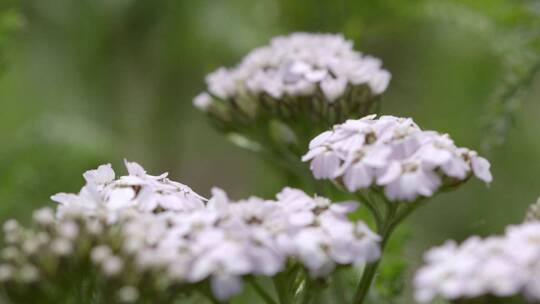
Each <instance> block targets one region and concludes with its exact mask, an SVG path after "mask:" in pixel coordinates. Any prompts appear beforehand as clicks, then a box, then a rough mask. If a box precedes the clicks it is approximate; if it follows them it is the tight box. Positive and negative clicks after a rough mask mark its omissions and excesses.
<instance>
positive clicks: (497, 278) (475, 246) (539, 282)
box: [414, 222, 540, 303]
mask: <svg viewBox="0 0 540 304" xmlns="http://www.w3.org/2000/svg"><path fill="white" fill-rule="evenodd" d="M425 261H426V265H425V266H423V267H422V268H420V270H419V271H418V272H417V274H416V277H415V280H414V284H415V295H416V299H417V301H418V302H421V303H430V302H432V301H434V300H435V299H436V298H443V299H447V300H460V299H474V298H479V297H481V296H484V295H491V296H496V297H501V298H505V297H510V296H514V295H519V294H520V293H521V295H522V296H523V298H524V300H526V301H531V302H534V303H536V302H537V301H539V300H540V222H528V223H524V224H521V225H517V226H510V227H508V228H507V230H506V233H505V235H503V236H497V237H488V238H486V239H480V238H479V237H472V238H470V239H468V240H467V241H465V242H464V243H463V244H461V245H457V244H456V243H455V242H453V241H448V242H447V243H446V244H444V245H443V246H440V247H436V248H434V249H431V250H430V251H428V252H427V253H426V254H425Z"/></svg>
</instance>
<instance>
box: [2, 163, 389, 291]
mask: <svg viewBox="0 0 540 304" xmlns="http://www.w3.org/2000/svg"><path fill="white" fill-rule="evenodd" d="M126 166H127V169H128V172H129V175H127V176H122V177H119V178H117V179H115V173H114V171H113V170H112V168H111V166H110V165H103V166H100V167H99V168H98V169H96V170H91V171H88V172H86V173H85V174H84V178H85V179H86V182H87V183H86V185H85V186H84V187H83V188H82V190H81V191H80V192H79V194H66V193H62V194H59V195H55V196H53V199H55V200H56V201H57V202H59V204H60V205H59V206H58V208H57V211H56V213H57V216H56V218H54V217H52V215H53V214H54V212H53V210H51V209H40V210H37V211H36V212H35V214H34V221H35V223H36V224H37V225H36V228H35V229H28V228H23V227H21V226H20V225H19V224H18V223H17V222H15V221H8V222H6V223H5V224H4V231H5V233H6V238H9V239H10V241H9V242H6V243H8V244H9V245H6V247H5V248H4V249H3V250H2V254H1V256H0V265H4V266H3V269H4V271H3V272H4V274H2V273H1V270H2V268H0V282H2V281H4V282H6V284H8V285H6V287H7V288H10V287H11V286H12V285H9V284H13V283H17V284H22V285H21V286H19V287H17V288H19V289H17V290H21V292H22V291H24V290H25V288H30V286H29V285H25V284H27V283H30V282H32V283H33V282H35V281H36V280H39V279H40V278H46V279H47V280H48V285H47V286H49V285H51V284H53V285H54V284H56V283H58V284H60V283H59V282H61V281H62V280H64V278H65V276H67V275H69V274H66V273H65V271H63V270H62V269H60V268H58V267H57V266H56V265H64V264H69V265H71V266H70V267H71V268H70V269H69V271H72V272H73V273H72V274H71V275H73V276H75V275H78V274H77V273H79V272H80V274H79V275H80V276H82V277H80V279H81V280H85V279H87V278H85V277H84V274H85V273H86V272H87V270H85V271H83V270H82V269H83V268H84V267H88V265H89V264H90V265H93V266H94V268H93V271H94V272H96V273H97V274H98V275H99V276H100V279H101V280H104V281H106V282H108V283H110V284H111V288H112V287H114V288H116V289H115V290H116V291H115V294H114V295H113V297H114V298H117V299H118V301H121V302H129V301H131V300H132V299H135V298H140V297H141V296H144V295H147V294H156V293H159V294H163V296H166V295H167V293H169V292H173V291H175V290H176V291H177V292H178V291H186V290H189V288H190V286H195V285H197V286H200V284H208V286H209V287H210V288H211V290H212V292H213V296H214V297H215V298H217V299H219V300H226V299H228V298H230V297H231V296H233V295H235V294H237V293H238V292H240V291H241V290H242V284H243V277H245V276H267V277H273V276H275V275H276V274H278V273H280V272H282V271H286V270H287V269H286V268H287V267H288V265H290V264H291V263H295V264H296V265H300V266H302V267H304V268H305V269H306V272H307V273H309V275H310V276H311V277H313V278H322V277H326V276H328V275H329V274H330V273H331V272H332V271H333V270H334V268H335V267H336V266H337V265H345V266H346V265H363V264H365V263H370V262H373V261H375V260H377V259H378V258H379V256H380V250H379V242H380V238H379V236H378V235H376V234H374V233H373V232H372V231H371V230H369V229H368V227H367V226H366V224H365V223H363V222H352V221H350V220H349V219H348V215H349V214H350V213H351V212H353V211H354V210H355V209H356V207H357V206H356V203H354V202H345V203H335V204H334V203H331V202H330V200H328V199H327V198H323V197H318V196H315V197H311V196H309V195H307V194H306V193H304V192H303V191H301V190H298V189H292V188H285V189H283V190H282V191H281V192H280V193H278V194H277V196H276V200H264V199H261V198H257V197H251V198H249V199H246V200H240V201H232V200H230V199H229V198H228V197H227V195H226V193H225V192H224V191H223V190H220V189H217V188H216V189H213V195H212V198H211V199H210V200H208V201H206V200H205V199H204V198H202V197H200V196H199V195H197V194H196V193H195V192H193V191H192V190H191V189H190V188H189V187H187V186H185V185H182V184H180V183H177V182H174V181H171V180H169V179H167V178H166V174H163V175H160V176H152V175H148V174H147V173H146V171H145V170H144V169H143V168H142V167H141V166H140V165H138V164H136V163H131V162H126ZM49 240H51V241H50V242H49ZM38 257H39V258H38ZM21 261H22V262H24V263H26V264H24V265H27V266H28V267H32V269H33V270H35V271H33V274H32V275H30V271H28V270H27V269H26V268H25V269H24V272H25V278H26V279H25V280H24V281H13V278H18V273H19V272H22V271H23V269H22V268H21V267H20V265H21V264H20V263H21ZM25 267H26V266H25ZM28 267H27V268H28ZM77 267H82V268H77ZM84 269H87V268H84ZM13 272H14V274H12V273H13ZM148 278H155V281H151V283H149V282H148ZM56 280H59V281H56ZM152 280H154V279H152ZM74 281H76V280H75V279H74ZM59 286H60V287H61V285H59ZM126 286H128V287H129V288H127V287H126ZM123 288H127V289H126V290H123ZM133 291H136V292H133Z"/></svg>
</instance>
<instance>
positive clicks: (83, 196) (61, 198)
mask: <svg viewBox="0 0 540 304" xmlns="http://www.w3.org/2000/svg"><path fill="white" fill-rule="evenodd" d="M125 165H126V168H127V170H128V173H129V175H126V176H122V177H120V178H118V179H115V172H114V170H113V169H112V167H111V165H110V164H107V165H102V166H99V168H97V169H96V170H90V171H87V172H86V173H84V175H83V176H84V179H85V180H86V185H85V186H84V187H83V188H82V189H81V191H80V192H79V193H78V194H72V193H58V194H56V195H53V196H52V197H51V199H52V200H53V201H56V202H58V203H60V206H59V207H58V214H59V215H60V216H62V215H63V214H72V213H74V214H80V213H83V214H85V215H87V216H92V215H93V216H96V215H98V213H102V214H99V215H106V216H107V217H108V218H109V221H111V222H114V221H115V220H116V219H117V217H118V215H119V214H120V213H121V212H123V211H125V210H126V209H135V210H138V211H140V212H159V211H189V210H194V209H198V208H201V207H203V206H204V198H203V197H201V196H200V195H198V194H197V193H195V192H194V191H193V190H191V188H189V187H188V186H186V185H184V184H181V183H178V182H174V181H171V180H170V179H168V178H167V173H164V174H162V175H160V176H152V175H148V174H146V171H145V170H144V169H143V168H142V167H141V166H140V165H139V164H137V163H134V162H128V161H125Z"/></svg>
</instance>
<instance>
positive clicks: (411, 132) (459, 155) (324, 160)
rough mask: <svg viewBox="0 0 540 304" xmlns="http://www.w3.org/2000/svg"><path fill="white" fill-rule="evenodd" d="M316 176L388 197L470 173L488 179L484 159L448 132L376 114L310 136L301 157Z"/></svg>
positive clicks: (409, 196)
mask: <svg viewBox="0 0 540 304" xmlns="http://www.w3.org/2000/svg"><path fill="white" fill-rule="evenodd" d="M302 160H303V161H305V162H311V170H312V172H313V175H314V177H315V178H317V179H330V180H333V181H335V182H337V183H339V184H342V185H343V186H344V187H345V188H346V189H347V190H348V191H350V192H356V191H359V190H362V189H367V188H382V189H383V191H384V195H385V196H386V198H387V199H388V200H391V201H415V200H417V199H418V198H420V197H431V196H433V195H434V194H435V193H436V192H437V191H438V190H439V189H441V188H442V187H447V186H453V185H456V184H459V183H461V182H463V181H465V180H466V179H468V178H469V177H470V176H471V175H475V176H476V177H478V178H479V179H481V180H482V181H484V182H486V183H490V182H491V180H492V176H491V173H490V170H489V169H490V164H489V162H488V161H487V160H486V159H484V158H482V157H480V156H478V154H477V153H476V152H475V151H472V150H469V149H467V148H460V147H457V146H456V145H455V144H454V142H453V141H452V139H451V138H450V136H448V135H447V134H440V133H437V132H434V131H424V130H422V129H420V127H418V125H416V123H414V121H413V120H412V119H410V118H398V117H394V116H381V117H379V118H377V117H376V116H375V115H370V116H366V117H364V118H361V119H357V120H348V121H346V122H345V123H343V124H339V125H336V126H334V127H333V128H332V129H331V130H329V131H325V132H323V133H321V134H320V135H318V136H317V137H315V138H314V139H313V140H312V141H311V143H310V144H309V152H308V153H306V154H305V155H304V156H303V158H302Z"/></svg>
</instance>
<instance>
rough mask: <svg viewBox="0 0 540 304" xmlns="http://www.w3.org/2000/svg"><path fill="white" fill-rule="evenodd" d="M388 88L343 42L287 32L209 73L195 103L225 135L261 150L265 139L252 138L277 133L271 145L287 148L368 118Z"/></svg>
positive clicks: (370, 62)
mask: <svg viewBox="0 0 540 304" xmlns="http://www.w3.org/2000/svg"><path fill="white" fill-rule="evenodd" d="M389 81H390V73H389V72H388V71H386V70H384V69H382V68H381V61H380V60H379V59H377V58H374V57H370V56H365V55H362V54H361V53H359V52H357V51H355V50H354V49H353V43H352V41H349V40H345V39H344V38H343V36H341V35H334V34H311V33H293V34H291V35H288V36H280V37H276V38H273V39H272V40H271V42H270V44H269V45H267V46H263V47H259V48H257V49H255V50H253V51H252V52H250V53H249V54H248V55H247V56H246V57H245V58H244V59H243V60H242V61H241V62H240V64H238V65H237V66H236V67H234V68H230V69H226V68H220V69H218V70H217V71H215V72H213V73H211V74H209V75H208V76H207V77H206V83H207V92H204V93H201V94H200V95H198V96H197V97H196V98H195V99H194V101H193V102H194V105H195V106H196V107H197V108H199V109H201V110H203V111H205V112H207V113H208V114H209V115H210V116H211V117H213V118H215V121H216V122H217V124H218V125H219V126H220V127H221V128H222V129H223V130H224V131H225V132H227V133H236V134H238V133H239V134H242V135H243V136H245V137H248V138H249V139H250V140H252V141H254V142H257V143H261V141H264V140H265V138H264V136H260V135H259V136H251V135H253V134H250V133H251V132H253V131H254V127H253V126H254V125H257V126H259V127H260V126H261V125H263V126H264V128H275V129H277V130H274V132H273V133H281V134H278V135H277V136H276V134H273V133H272V132H270V136H273V137H274V140H276V138H275V137H278V138H277V140H278V141H285V142H287V143H291V142H294V141H295V140H296V141H302V140H304V138H305V137H307V138H311V137H313V136H314V135H315V134H316V133H313V132H320V131H322V130H323V129H325V128H328V127H329V126H331V125H333V124H335V123H339V122H342V121H344V120H345V119H347V118H357V117H360V116H363V115H366V114H368V113H370V112H372V108H373V106H374V104H375V103H376V102H377V101H378V97H379V95H381V94H382V93H383V92H384V91H385V90H386V88H387V86H388V83H389ZM276 120H277V121H278V122H279V124H278V126H275V121H276ZM271 123H272V124H274V125H272V126H270V125H268V124H271ZM267 136H268V135H267ZM263 144H266V143H264V142H263Z"/></svg>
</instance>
